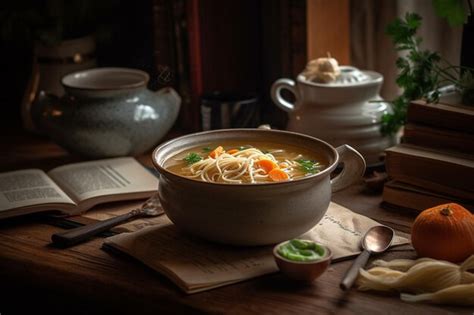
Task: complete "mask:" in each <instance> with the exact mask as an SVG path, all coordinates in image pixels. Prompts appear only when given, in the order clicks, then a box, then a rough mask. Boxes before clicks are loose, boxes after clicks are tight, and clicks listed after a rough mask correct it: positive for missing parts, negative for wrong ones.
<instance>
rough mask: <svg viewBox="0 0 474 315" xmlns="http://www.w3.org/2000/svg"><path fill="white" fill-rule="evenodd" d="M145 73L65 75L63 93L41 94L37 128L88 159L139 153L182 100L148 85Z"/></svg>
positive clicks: (164, 126) (167, 126)
mask: <svg viewBox="0 0 474 315" xmlns="http://www.w3.org/2000/svg"><path fill="white" fill-rule="evenodd" d="M148 79H149V76H148V74H147V73H145V72H143V71H140V70H135V69H126V68H95V69H90V70H85V71H80V72H75V73H71V74H68V75H66V76H65V77H63V79H62V80H61V82H62V84H63V86H64V89H65V91H66V95H65V96H63V97H61V98H57V97H54V96H51V95H44V94H43V95H42V96H40V98H39V101H38V103H37V104H36V106H34V109H33V112H32V115H33V120H34V121H35V122H36V124H37V125H38V127H39V128H40V130H43V131H44V132H45V133H46V134H48V135H49V136H50V137H51V138H52V139H53V140H54V141H56V142H57V143H58V144H60V145H61V146H63V147H64V148H66V149H67V150H69V151H71V152H73V153H76V154H79V155H82V156H85V157H89V158H103V157H114V156H125V155H139V154H142V153H144V152H146V151H148V150H149V149H151V148H153V147H154V146H156V144H157V143H158V141H160V139H162V138H163V136H164V135H165V134H166V133H167V132H168V131H169V129H170V128H171V126H172V125H173V124H174V122H175V120H176V118H177V116H178V112H179V107H180V103H181V98H180V97H179V95H178V94H177V93H176V91H175V90H173V89H172V88H164V89H161V90H159V91H157V92H152V91H150V90H148V89H147V87H146V86H147V83H148Z"/></svg>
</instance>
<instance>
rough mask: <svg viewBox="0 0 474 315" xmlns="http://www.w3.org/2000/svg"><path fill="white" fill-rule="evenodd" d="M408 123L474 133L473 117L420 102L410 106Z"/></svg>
mask: <svg viewBox="0 0 474 315" xmlns="http://www.w3.org/2000/svg"><path fill="white" fill-rule="evenodd" d="M407 122H412V123H420V124H425V125H428V126H433V127H436V128H446V129H450V130H457V131H461V132H468V133H471V134H472V133H474V121H473V116H472V115H466V114H464V113H462V112H459V111H455V110H446V109H443V108H440V107H436V106H435V105H433V106H429V105H427V104H424V103H420V102H412V103H410V105H409V106H408V110H407Z"/></svg>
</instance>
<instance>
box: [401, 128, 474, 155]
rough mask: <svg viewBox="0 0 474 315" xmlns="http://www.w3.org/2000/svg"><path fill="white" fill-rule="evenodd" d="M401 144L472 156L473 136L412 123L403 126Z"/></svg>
mask: <svg viewBox="0 0 474 315" xmlns="http://www.w3.org/2000/svg"><path fill="white" fill-rule="evenodd" d="M473 123H474V122H473ZM403 142H404V143H408V144H413V145H417V146H421V147H425V148H434V149H438V150H447V151H453V152H459V153H463V154H474V135H472V134H469V133H462V132H456V131H449V130H445V129H443V130H442V129H435V128H430V127H425V126H421V125H417V124H413V123H408V124H406V125H405V127H404V130H403Z"/></svg>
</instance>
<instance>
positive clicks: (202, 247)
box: [106, 203, 408, 293]
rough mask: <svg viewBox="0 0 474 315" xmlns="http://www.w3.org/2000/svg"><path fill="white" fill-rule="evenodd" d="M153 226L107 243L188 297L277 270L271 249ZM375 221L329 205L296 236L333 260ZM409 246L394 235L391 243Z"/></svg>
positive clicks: (355, 247)
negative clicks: (328, 253) (314, 222)
mask: <svg viewBox="0 0 474 315" xmlns="http://www.w3.org/2000/svg"><path fill="white" fill-rule="evenodd" d="M155 221H156V225H154V226H150V227H146V228H144V229H142V230H139V231H137V232H133V233H123V234H119V235H116V236H113V237H110V238H108V239H107V240H106V245H107V246H111V247H113V248H116V249H119V250H121V251H123V252H125V253H127V254H129V255H131V256H133V257H135V258H137V259H138V260H140V261H142V262H143V263H145V264H146V265H148V266H149V267H151V268H152V269H155V270H156V271H158V272H161V273H163V274H164V275H166V276H167V277H169V278H170V279H171V280H172V281H174V282H175V283H176V284H177V285H178V286H179V287H180V288H181V289H183V290H184V291H185V292H187V293H195V292H199V291H203V290H208V289H211V288H215V287H218V286H222V285H226V284H230V283H235V282H238V281H243V280H247V279H250V278H254V277H257V276H261V275H264V274H269V273H273V272H276V271H278V268H277V266H276V264H275V262H274V260H273V256H272V249H273V246H263V247H234V246H226V245H219V244H214V243H211V242H207V241H203V240H200V239H197V238H193V237H190V236H188V235H186V234H183V233H180V232H179V231H178V229H177V228H176V226H174V225H173V224H172V223H171V222H170V221H169V219H168V218H167V217H166V216H162V217H160V218H157V219H155ZM374 225H379V223H377V222H376V221H374V220H372V219H370V218H367V217H365V216H362V215H359V214H356V213H354V212H352V211H350V210H349V209H347V208H344V207H342V206H340V205H338V204H336V203H331V204H330V206H329V209H328V211H327V213H326V215H325V216H324V217H323V219H322V220H321V221H320V222H319V223H318V224H317V225H316V226H315V227H314V228H313V229H311V230H310V231H309V232H307V233H305V234H304V235H302V236H301V238H304V239H310V240H313V241H316V242H318V243H321V244H324V245H327V246H329V248H330V249H331V250H332V252H333V260H339V259H342V258H345V257H348V256H353V255H356V254H358V253H359V252H360V249H359V244H360V239H361V237H362V236H363V235H364V234H365V232H366V231H367V230H368V229H369V228H370V227H372V226H374ZM406 243H408V239H407V238H404V237H401V236H397V237H396V238H395V239H394V242H393V244H392V245H401V244H406Z"/></svg>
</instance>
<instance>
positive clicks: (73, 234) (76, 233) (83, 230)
mask: <svg viewBox="0 0 474 315" xmlns="http://www.w3.org/2000/svg"><path fill="white" fill-rule="evenodd" d="M139 214H141V212H140V211H137V210H134V211H131V212H129V213H126V214H122V215H119V216H117V217H114V218H110V219H107V220H104V221H99V222H97V223H92V224H88V225H84V226H81V227H78V228H75V229H71V230H68V231H65V232H62V233H55V234H53V235H52V236H51V240H52V241H53V243H54V244H56V245H59V246H61V247H67V246H72V245H75V244H78V243H81V242H83V241H85V240H87V239H89V238H90V237H92V236H94V235H97V234H99V233H101V232H104V231H107V230H108V229H110V228H112V227H114V226H117V225H119V224H121V223H124V222H126V221H128V220H130V219H131V218H133V217H135V216H137V215H139Z"/></svg>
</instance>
